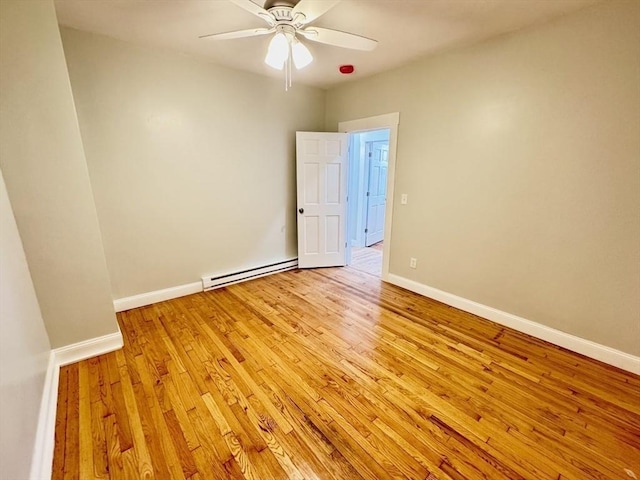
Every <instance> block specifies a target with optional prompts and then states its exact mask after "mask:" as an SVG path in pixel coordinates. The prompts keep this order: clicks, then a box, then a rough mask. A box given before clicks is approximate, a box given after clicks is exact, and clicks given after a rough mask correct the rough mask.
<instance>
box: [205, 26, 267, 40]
mask: <svg viewBox="0 0 640 480" xmlns="http://www.w3.org/2000/svg"><path fill="white" fill-rule="evenodd" d="M273 31H274V30H273V28H249V29H247V30H236V31H234V32H224V33H210V34H208V35H200V36H199V37H198V38H210V39H212V40H231V39H232V38H244V37H257V36H259V35H266V34H267V33H271V32H273Z"/></svg>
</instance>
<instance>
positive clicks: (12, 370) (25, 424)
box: [0, 172, 51, 479]
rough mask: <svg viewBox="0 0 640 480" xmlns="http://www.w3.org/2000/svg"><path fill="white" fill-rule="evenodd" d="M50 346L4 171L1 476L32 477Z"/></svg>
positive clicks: (0, 212)
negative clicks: (8, 193) (31, 469)
mask: <svg viewBox="0 0 640 480" xmlns="http://www.w3.org/2000/svg"><path fill="white" fill-rule="evenodd" d="M50 349H51V346H50V345H49V337H47V332H46V330H45V327H44V323H43V320H42V316H41V314H40V307H39V306H38V300H37V299H36V293H35V291H34V289H33V283H32V282H31V275H30V274H29V267H28V266H27V260H26V258H25V255H24V250H23V249H22V242H21V241H20V235H19V233H18V228H17V227H16V222H15V219H14V217H13V211H12V210H11V204H10V203H9V197H8V196H7V190H6V186H5V183H4V178H3V177H2V172H0V477H1V478H6V479H26V478H28V477H29V468H30V465H31V457H32V455H33V450H34V442H35V438H36V427H37V421H38V415H39V413H40V401H41V399H42V391H43V386H44V378H45V374H46V370H47V361H48V358H49V351H50Z"/></svg>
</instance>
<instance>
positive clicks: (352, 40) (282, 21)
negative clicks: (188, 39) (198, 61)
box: [200, 0, 378, 88]
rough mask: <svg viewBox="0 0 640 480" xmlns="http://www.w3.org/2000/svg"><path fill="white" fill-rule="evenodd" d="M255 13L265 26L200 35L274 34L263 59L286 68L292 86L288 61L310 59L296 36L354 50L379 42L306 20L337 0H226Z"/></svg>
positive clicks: (223, 37) (226, 37) (297, 62)
mask: <svg viewBox="0 0 640 480" xmlns="http://www.w3.org/2000/svg"><path fill="white" fill-rule="evenodd" d="M229 1H231V2H233V3H235V4H236V5H238V6H239V7H241V8H243V9H245V10H247V11H248V12H250V13H252V14H254V15H255V16H257V17H259V18H261V19H263V20H264V21H265V22H266V23H267V24H268V28H250V29H247V30H237V31H233V32H224V33H211V34H208V35H201V36H200V38H210V39H213V40H230V39H234V38H243V37H256V36H260V35H268V34H274V36H273V38H272V39H271V42H270V43H269V48H268V50H267V55H266V57H265V59H264V61H265V63H266V64H267V65H269V66H270V67H273V68H275V69H277V70H283V69H284V70H285V86H286V87H287V88H288V87H289V86H291V64H292V63H293V64H294V65H295V66H296V68H297V69H298V70H300V69H302V68H304V67H306V66H307V65H309V64H310V63H311V62H312V61H313V56H312V55H311V52H310V51H309V49H308V48H307V47H306V46H305V45H304V44H303V43H302V42H301V41H300V39H299V37H304V38H305V39H306V40H311V41H313V42H318V43H325V44H327V45H333V46H336V47H342V48H350V49H354V50H373V49H374V48H376V45H377V44H378V42H377V41H376V40H372V39H370V38H366V37H363V36H360V35H355V34H353V33H347V32H341V31H339V30H333V29H330V28H321V27H314V26H310V25H309V24H310V23H311V22H313V21H314V20H316V19H317V18H318V17H320V16H321V15H323V14H324V13H326V12H327V11H328V10H329V9H331V8H332V7H334V6H335V5H336V4H337V3H339V2H340V0H299V1H297V0H268V1H267V2H266V4H265V6H264V8H263V7H261V6H259V5H257V4H255V3H253V2H252V1H251V0H229Z"/></svg>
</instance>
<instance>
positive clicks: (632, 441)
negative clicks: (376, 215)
mask: <svg viewBox="0 0 640 480" xmlns="http://www.w3.org/2000/svg"><path fill="white" fill-rule="evenodd" d="M118 318H119V321H120V325H121V328H122V332H123V334H124V337H125V347H124V349H122V350H121V351H118V352H114V353H111V354H108V355H103V356H101V357H98V358H94V359H90V360H87V361H83V362H80V363H79V364H74V365H70V366H68V367H65V368H63V369H62V371H61V374H60V390H59V399H58V416H57V421H56V443H55V454H54V465H53V466H54V475H53V478H54V479H63V478H64V479H67V478H81V479H90V478H105V479H106V478H112V479H139V478H167V479H169V478H170V479H182V478H191V479H193V480H204V479H223V478H234V479H235V478H238V479H241V478H247V479H268V480H271V479H284V478H290V479H303V478H304V479H361V478H364V479H374V480H382V479H387V478H411V479H430V480H433V479H436V478H437V479H463V478H468V479H476V478H508V479H525V478H526V479H538V478H540V479H560V478H562V479H569V478H571V479H590V478H595V479H604V478H620V479H628V478H630V477H629V476H627V475H628V474H627V473H625V470H624V469H628V470H629V471H632V472H635V475H638V477H639V478H640V402H639V396H638V395H639V392H640V377H638V376H635V375H632V374H629V373H626V372H623V371H621V370H618V369H615V368H613V367H609V366H606V365H604V364H601V363H598V362H596V361H592V360H590V359H587V358H585V357H582V356H579V355H577V354H573V353H570V352H567V351H565V350H562V349H560V348H557V347H554V346H552V345H550V344H546V343H544V342H542V341H539V340H536V339H534V338H531V337H527V336H526V335H523V334H520V333H517V332H514V331H512V330H509V329H507V328H503V327H500V326H499V325H496V324H494V323H491V322H489V321H486V320H483V319H480V318H478V317H475V316H473V315H470V314H467V313H464V312H461V311H459V310H456V309H454V308H450V307H447V306H445V305H443V304H441V303H438V302H435V301H432V300H429V299H427V298H424V297H420V296H418V295H414V294H412V293H410V292H407V291H405V290H402V289H400V288H396V287H394V286H390V285H387V284H382V282H380V281H379V280H378V279H376V278H374V277H373V276H371V275H369V274H367V273H362V272H360V271H358V270H355V269H349V268H342V269H318V270H308V271H292V272H286V273H281V274H278V275H274V276H270V277H266V278H261V279H257V280H254V281H251V282H246V283H242V284H238V285H232V286H229V287H227V288H223V289H220V290H216V291H213V292H209V293H201V294H196V295H191V296H189V297H184V298H181V299H177V300H172V301H168V302H163V303H159V304H156V305H153V306H149V307H144V308H139V309H135V310H129V311H127V312H124V313H122V314H119V315H118Z"/></svg>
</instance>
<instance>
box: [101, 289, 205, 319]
mask: <svg viewBox="0 0 640 480" xmlns="http://www.w3.org/2000/svg"><path fill="white" fill-rule="evenodd" d="M200 292H202V282H194V283H187V284H186V285H178V286H177V287H171V288H165V289H162V290H155V291H153V292H147V293H141V294H140V295H133V296H131V297H124V298H119V299H117V300H114V301H113V306H114V308H115V309H116V312H124V311H125V310H130V309H132V308H138V307H144V306H146V305H151V304H153V303H158V302H164V301H165V300H172V299H174V298H178V297H184V296H186V295H191V294H193V293H200Z"/></svg>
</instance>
